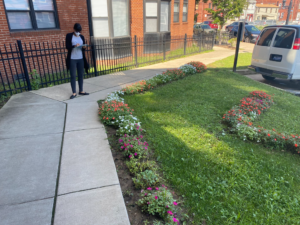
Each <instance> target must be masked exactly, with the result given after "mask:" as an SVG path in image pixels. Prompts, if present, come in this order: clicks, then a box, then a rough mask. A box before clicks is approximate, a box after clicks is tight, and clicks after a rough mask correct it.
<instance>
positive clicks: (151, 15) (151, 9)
mask: <svg viewBox="0 0 300 225" xmlns="http://www.w3.org/2000/svg"><path fill="white" fill-rule="evenodd" d="M145 6H146V13H145V15H146V18H145V19H146V24H145V26H146V32H148V33H152V32H157V17H158V13H157V2H146V4H145Z"/></svg>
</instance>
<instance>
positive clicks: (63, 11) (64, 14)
mask: <svg viewBox="0 0 300 225" xmlns="http://www.w3.org/2000/svg"><path fill="white" fill-rule="evenodd" d="M56 5H57V11H58V19H59V27H60V28H59V29H56V30H47V31H26V32H10V31H9V28H8V23H7V19H6V14H5V10H4V2H3V0H0V27H1V28H0V40H1V44H3V43H15V41H16V40H22V41H23V42H43V41H49V42H52V41H58V40H64V39H65V36H66V34H67V33H69V32H72V31H73V26H74V24H75V23H80V24H81V26H82V28H83V30H82V34H83V35H84V36H85V38H87V39H89V27H88V13H87V6H86V1H84V0H68V1H66V0H56Z"/></svg>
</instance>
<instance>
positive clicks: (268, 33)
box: [257, 28, 276, 47]
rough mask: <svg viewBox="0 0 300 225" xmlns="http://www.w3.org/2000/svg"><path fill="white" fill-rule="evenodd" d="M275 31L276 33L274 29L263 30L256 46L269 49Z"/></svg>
mask: <svg viewBox="0 0 300 225" xmlns="http://www.w3.org/2000/svg"><path fill="white" fill-rule="evenodd" d="M275 31H276V28H274V29H265V30H263V32H262V33H261V35H260V38H259V40H258V42H257V45H261V46H268V47H269V46H270V45H271V42H272V39H273V36H274V34H275Z"/></svg>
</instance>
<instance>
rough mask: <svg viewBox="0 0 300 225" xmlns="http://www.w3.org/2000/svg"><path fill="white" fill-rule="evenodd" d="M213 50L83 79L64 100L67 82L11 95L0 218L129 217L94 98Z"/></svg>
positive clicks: (4, 224)
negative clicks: (77, 91)
mask: <svg viewBox="0 0 300 225" xmlns="http://www.w3.org/2000/svg"><path fill="white" fill-rule="evenodd" d="M233 54H234V51H233V50H230V49H226V48H220V47H215V51H214V52H210V53H204V54H199V55H194V56H190V57H186V58H180V59H176V60H173V61H169V62H165V63H159V64H155V65H151V66H147V67H142V68H138V69H134V70H129V71H124V72H117V73H114V74H109V75H104V76H100V77H95V78H90V79H86V80H85V81H84V90H85V91H87V92H90V93H91V94H90V95H89V96H84V97H77V98H76V99H73V100H69V97H70V95H71V88H70V84H62V85H59V86H55V87H50V88H44V89H40V90H37V91H32V92H27V93H22V94H18V95H15V96H13V97H12V98H11V99H10V100H9V102H8V103H7V104H6V105H5V106H4V107H3V108H2V109H1V110H0V146H1V148H0V170H1V174H0V218H1V219H0V225H24V224H30V225H44V224H49V225H50V224H51V225H53V224H55V225H75V224H78V225H81V224H82V225H87V224H91V225H96V224H101V225H102V224H109V225H117V224H120V225H123V224H130V222H129V218H128V215H127V211H126V207H125V203H124V200H123V197H122V193H121V187H120V183H119V180H118V176H117V172H116V168H115V165H114V161H113V158H112V154H111V150H110V146H109V144H108V141H107V135H106V133H105V129H104V127H103V125H102V124H101V123H100V122H99V119H98V105H97V101H98V100H99V99H104V98H105V97H106V96H107V94H108V93H111V92H113V91H115V90H120V89H121V88H122V87H123V86H125V85H126V84H130V83H132V82H135V81H139V80H142V79H148V78H150V77H153V76H155V75H156V74H157V73H161V72H162V71H165V70H166V69H170V68H178V67H179V66H181V65H183V64H185V63H187V62H189V61H201V62H203V63H205V64H209V63H212V62H214V61H216V60H219V59H223V58H226V57H228V56H230V55H233Z"/></svg>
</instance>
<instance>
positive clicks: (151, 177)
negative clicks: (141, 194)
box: [132, 170, 160, 188]
mask: <svg viewBox="0 0 300 225" xmlns="http://www.w3.org/2000/svg"><path fill="white" fill-rule="evenodd" d="M132 180H133V183H134V186H135V187H136V188H147V187H153V186H156V185H158V184H159V182H160V180H159V176H158V174H157V173H156V172H155V171H152V170H145V171H143V172H141V173H139V174H137V176H136V178H132Z"/></svg>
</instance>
